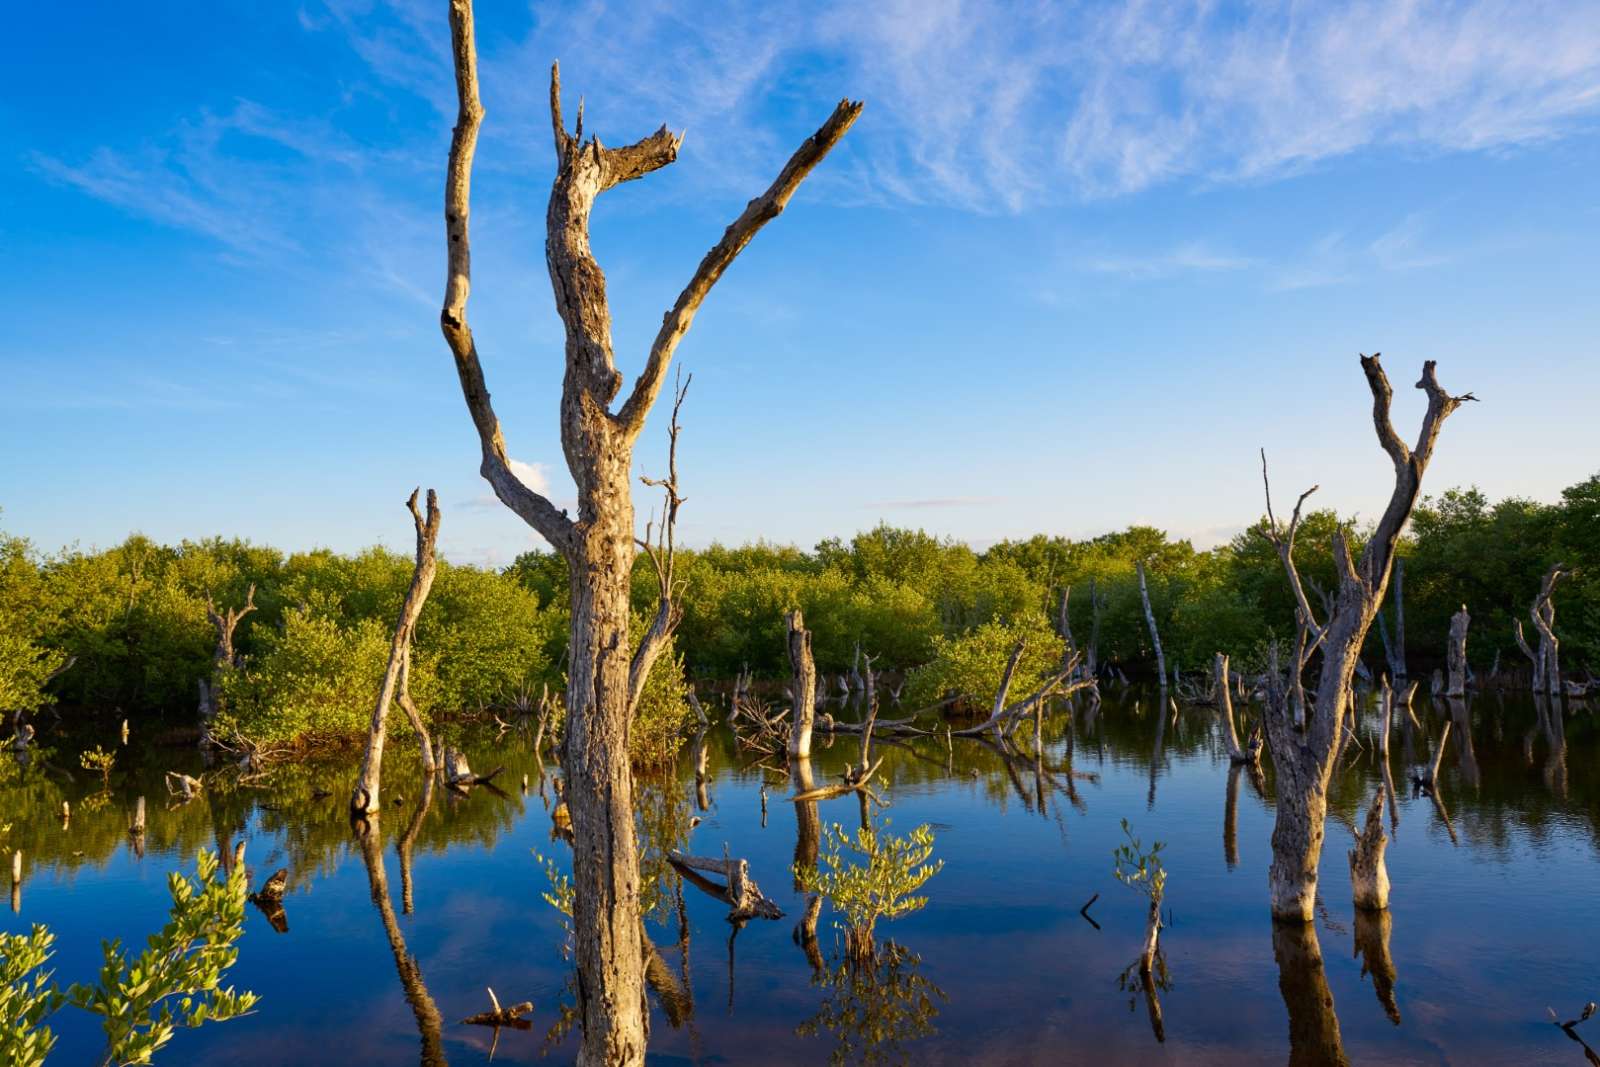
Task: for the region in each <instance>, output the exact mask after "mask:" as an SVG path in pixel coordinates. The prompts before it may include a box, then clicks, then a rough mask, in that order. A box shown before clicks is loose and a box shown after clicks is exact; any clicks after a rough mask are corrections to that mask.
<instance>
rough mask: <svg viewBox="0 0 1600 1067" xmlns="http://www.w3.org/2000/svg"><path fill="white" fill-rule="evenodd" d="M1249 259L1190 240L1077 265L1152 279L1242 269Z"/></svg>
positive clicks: (1090, 258)
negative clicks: (1153, 249)
mask: <svg viewBox="0 0 1600 1067" xmlns="http://www.w3.org/2000/svg"><path fill="white" fill-rule="evenodd" d="M1253 262H1254V261H1253V260H1251V259H1249V258H1247V257H1245V256H1239V255H1234V254H1232V253H1229V252H1222V251H1218V250H1216V249H1213V248H1211V247H1209V246H1208V245H1206V244H1204V243H1202V242H1198V241H1190V242H1185V243H1183V244H1179V245H1175V246H1173V247H1171V248H1168V249H1163V250H1160V251H1156V252H1147V253H1143V254H1126V255H1123V254H1103V255H1093V256H1085V257H1083V258H1082V259H1081V260H1080V262H1079V265H1080V266H1081V267H1082V269H1084V270H1087V271H1090V272H1092V273H1094V274H1110V275H1115V276H1118V277H1122V278H1127V279H1130V280H1133V281H1153V280H1157V279H1161V278H1171V277H1174V276H1177V275H1180V274H1193V273H1211V272H1214V271H1235V270H1242V269H1244V268H1245V267H1249V266H1251V265H1252V264H1253Z"/></svg>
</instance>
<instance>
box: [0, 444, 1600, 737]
mask: <svg viewBox="0 0 1600 1067" xmlns="http://www.w3.org/2000/svg"><path fill="white" fill-rule="evenodd" d="M1264 522H1265V517H1264V516H1263V517H1262V518H1260V519H1258V520H1257V522H1256V523H1255V524H1253V525H1252V526H1251V527H1250V528H1249V529H1247V530H1245V531H1244V532H1242V533H1241V534H1239V535H1238V536H1236V537H1234V538H1233V539H1231V540H1230V541H1228V542H1226V543H1224V544H1221V545H1218V546H1216V547H1214V548H1210V549H1204V550H1201V549H1196V548H1194V547H1193V545H1192V543H1191V542H1190V541H1188V540H1187V539H1172V538H1169V537H1168V536H1167V535H1166V533H1165V532H1164V531H1161V530H1158V529H1155V528H1153V527H1149V526H1141V525H1134V526H1130V527H1127V528H1126V529H1123V530H1119V531H1115V532H1111V533H1106V534H1102V535H1100V536H1098V537H1093V538H1089V539H1085V540H1073V539H1069V538H1065V537H1060V536H1051V535H1047V534H1038V535H1035V536H1033V537H1031V538H1027V539H1025V540H1005V541H1000V542H997V543H995V544H993V545H991V546H990V547H988V548H986V549H984V550H982V551H978V550H975V549H973V548H972V547H970V546H969V545H967V544H965V543H963V542H960V541H956V540H954V539H951V538H941V537H937V536H934V535H930V534H928V533H926V532H924V531H922V530H916V529H908V528H900V527H893V526H889V525H887V524H884V523H880V524H879V525H878V526H876V527H874V528H872V529H870V530H865V531H862V532H860V533H857V534H856V535H854V536H853V537H851V538H849V539H848V540H846V539H844V538H838V537H835V538H828V539H825V540H823V541H821V542H819V543H818V544H816V545H815V546H813V547H812V548H811V549H809V550H807V549H802V548H800V547H798V546H794V545H782V544H776V543H773V542H768V541H764V540H758V541H755V542H750V543H746V544H744V545H739V546H725V545H721V544H712V545H711V546H708V547H706V548H702V549H698V550H692V549H682V548H680V549H679V551H678V563H677V574H678V577H679V578H680V579H681V580H682V582H683V586H684V588H683V593H682V596H681V598H680V600H681V603H682V605H683V610H684V618H683V621H682V623H681V625H680V627H679V629H678V631H677V634H676V638H675V641H676V656H675V657H669V658H670V659H672V660H673V661H674V665H675V667H676V669H677V670H679V671H681V672H682V673H683V675H684V676H685V677H687V678H690V679H701V680H711V679H724V678H728V677H732V676H733V675H735V674H737V673H739V672H741V671H745V670H749V671H750V672H752V673H753V674H754V675H755V676H756V677H758V678H772V679H776V678H783V677H786V676H787V674H788V671H789V667H788V663H787V659H786V653H785V641H784V636H783V635H784V615H785V613H786V612H787V611H789V610H791V609H794V608H799V609H800V610H802V611H803V612H804V613H805V618H806V623H807V626H808V628H810V629H811V631H812V632H813V634H814V651H815V656H816V661H817V667H818V669H819V670H820V671H822V672H824V673H828V674H837V673H840V672H845V671H848V670H849V669H850V668H851V666H852V665H853V663H854V662H855V656H856V649H857V648H858V647H859V648H860V651H861V652H862V653H863V654H866V655H870V656H872V657H874V665H875V667H876V669H878V670H880V671H896V672H910V673H911V674H912V675H913V687H912V688H913V695H919V694H917V693H916V690H917V688H918V686H917V685H916V684H915V681H916V677H915V676H916V675H917V674H918V671H917V668H924V670H923V671H922V672H921V673H922V675H923V678H922V680H923V681H924V682H925V683H927V684H925V685H923V686H922V687H921V688H922V689H923V690H924V691H925V692H924V693H923V694H920V695H926V693H927V692H930V691H931V690H929V688H928V687H929V686H930V685H932V684H934V683H935V682H936V681H938V680H939V679H944V678H947V677H948V676H949V675H950V671H951V669H953V668H952V663H953V662H955V661H958V660H961V659H962V658H963V657H969V658H970V657H971V656H973V655H975V654H976V653H975V652H974V645H976V646H981V648H983V649H989V648H991V647H1009V646H1010V645H1011V644H1013V643H1014V642H1015V640H1017V639H1027V640H1029V644H1030V649H1035V648H1036V649H1037V650H1038V654H1039V655H1041V656H1042V657H1044V659H1048V657H1049V656H1050V655H1054V654H1056V653H1057V651H1058V650H1059V649H1060V647H1061V623H1062V615H1061V598H1062V592H1063V590H1070V593H1069V595H1068V598H1067V615H1066V620H1067V622H1068V624H1069V625H1070V629H1071V636H1072V640H1073V642H1074V645H1075V647H1077V648H1078V649H1080V650H1087V649H1088V647H1089V645H1090V643H1091V642H1093V643H1094V644H1095V645H1096V656H1095V659H1096V661H1097V662H1098V663H1099V664H1100V665H1102V666H1103V667H1104V666H1114V667H1116V668H1117V669H1118V670H1120V671H1121V672H1123V673H1124V674H1127V675H1129V676H1131V677H1134V678H1139V677H1146V678H1148V677H1153V676H1154V656H1153V648H1152V645H1151V641H1150V637H1149V632H1148V627H1147V625H1146V622H1145V617H1144V612H1143V607H1142V603H1141V599H1140V593H1139V586H1138V579H1137V577H1136V572H1135V567H1136V564H1137V563H1139V562H1142V563H1143V564H1144V566H1145V569H1146V574H1147V579H1148V588H1149V596H1150V601H1151V609H1152V612H1153V614H1154V616H1155V619H1156V624H1157V627H1158V630H1159V632H1160V636H1161V641H1162V645H1163V646H1164V649H1165V652H1166V661H1167V665H1168V670H1169V671H1170V670H1171V669H1172V667H1173V666H1174V665H1176V666H1177V667H1178V668H1180V669H1182V670H1184V671H1185V672H1195V671H1200V670H1204V669H1208V667H1209V662H1210V658H1211V656H1212V654H1213V653H1214V652H1216V651H1219V650H1220V651H1226V652H1228V653H1229V654H1230V655H1232V656H1233V657H1234V659H1235V662H1236V663H1240V664H1243V665H1249V664H1250V663H1251V662H1252V661H1253V660H1256V659H1259V658H1260V657H1261V656H1262V655H1263V653H1264V650H1265V648H1266V646H1267V644H1268V643H1269V642H1271V641H1274V640H1288V639H1289V638H1290V637H1291V636H1292V635H1293V633H1294V606H1293V601H1292V599H1291V594H1290V591H1289V588H1288V586H1287V583H1286V582H1285V581H1284V576H1283V572H1282V567H1281V564H1280V562H1279V560H1278V558H1277V555H1276V553H1275V551H1274V549H1273V547H1272V546H1271V544H1270V543H1268V541H1267V540H1266V539H1265V538H1263V537H1261V536H1260V535H1259V529H1260V528H1261V525H1262V523H1264ZM445 523H446V526H447V527H448V524H449V514H448V512H446V516H445ZM1338 529H1343V530H1345V531H1346V532H1347V534H1348V535H1349V536H1350V537H1351V538H1352V541H1353V544H1352V548H1353V550H1354V551H1356V552H1359V550H1360V545H1361V543H1362V541H1363V539H1364V534H1365V529H1364V527H1363V526H1362V525H1360V524H1358V523H1354V522H1352V521H1351V520H1348V519H1346V518H1343V517H1341V516H1339V515H1337V514H1336V513H1335V512H1333V511H1331V510H1319V511H1314V512H1311V513H1310V514H1309V515H1307V516H1306V517H1305V519H1304V522H1303V524H1302V527H1301V532H1300V539H1299V545H1298V547H1297V552H1296V555H1297V559H1298V560H1299V561H1300V566H1301V570H1302V573H1303V574H1304V575H1305V576H1306V578H1307V580H1308V582H1312V583H1320V584H1321V585H1322V586H1323V587H1325V588H1329V589H1332V588H1334V584H1335V575H1334V568H1333V562H1332V557H1331V555H1330V552H1329V544H1330V539H1331V536H1332V534H1333V533H1334V532H1335V530H1338ZM1400 555H1401V557H1402V558H1403V559H1404V561H1405V568H1406V571H1405V623H1406V634H1405V645H1406V651H1407V658H1408V663H1409V666H1410V667H1411V674H1412V676H1413V677H1418V676H1422V675H1425V674H1426V673H1427V672H1428V671H1430V670H1431V669H1432V668H1433V667H1435V666H1437V665H1439V664H1440V663H1442V662H1443V659H1444V654H1445V643H1446V635H1447V632H1448V628H1449V619H1450V616H1451V615H1452V614H1453V613H1454V612H1455V611H1456V610H1457V609H1458V608H1459V607H1460V606H1461V605H1462V604H1465V605H1466V606H1467V608H1468V610H1469V612H1470V613H1471V615H1472V627H1471V631H1470V633H1469V639H1468V657H1469V662H1470V663H1471V664H1472V666H1473V668H1474V669H1475V670H1476V671H1478V672H1484V671H1487V670H1489V669H1490V668H1491V666H1493V665H1494V664H1496V663H1498V664H1499V666H1500V669H1501V670H1502V671H1510V670H1522V669H1526V668H1527V667H1528V664H1527V662H1526V661H1525V660H1524V659H1523V657H1522V655H1521V654H1520V653H1519V652H1518V650H1517V647H1516V644H1515V639H1514V636H1513V632H1512V623H1513V620H1514V619H1523V620H1524V628H1525V629H1528V628H1529V627H1528V623H1527V620H1526V616H1527V611H1528V607H1529V605H1530V604H1531V602H1532V600H1533V599H1534V597H1535V595H1536V594H1537V593H1538V590H1539V584H1540V580H1541V578H1542V576H1543V574H1544V572H1545V571H1546V569H1547V568H1548V567H1549V566H1550V565H1551V564H1553V563H1556V562H1561V563H1564V564H1566V565H1568V566H1570V567H1575V568H1577V574H1576V576H1575V577H1574V578H1573V579H1572V580H1570V581H1567V582H1564V583H1563V584H1562V585H1561V586H1560V587H1559V589H1558V591H1557V594H1556V598H1555V602H1556V605H1557V616H1556V627H1555V629H1556V632H1557V634H1558V636H1559V637H1560V639H1561V641H1562V653H1563V662H1564V664H1565V665H1566V667H1567V670H1568V672H1569V674H1577V675H1580V676H1582V675H1583V674H1585V673H1586V672H1588V671H1589V670H1591V669H1592V668H1594V667H1597V666H1600V580H1597V578H1600V475H1595V476H1592V477H1590V478H1588V479H1586V480H1584V481H1582V482H1579V483H1577V484H1576V485H1573V486H1570V487H1568V488H1567V489H1566V490H1564V491H1563V493H1562V495H1561V498H1560V499H1559V500H1558V501H1555V502H1551V503H1544V502H1539V501H1533V500H1528V499H1524V498H1517V497H1510V498H1506V499H1504V500H1500V501H1498V502H1491V501H1489V500H1488V499H1487V498H1486V497H1485V495H1484V494H1483V493H1482V492H1480V491H1479V490H1477V489H1452V490H1448V491H1446V492H1444V493H1441V494H1439V495H1438V496H1433V497H1425V498H1424V500H1423V502H1422V503H1421V504H1420V505H1419V506H1418V507H1417V509H1416V512H1415V515H1414V516H1413V519H1412V521H1411V524H1410V527H1409V529H1408V532H1407V534H1406V537H1405V539H1404V542H1403V544H1402V545H1401V548H1400ZM410 568H411V560H410V558H409V557H408V556H405V555H402V554H399V553H395V552H391V551H389V550H387V549H383V548H369V549H366V550H363V551H361V552H358V553H354V554H341V553H336V552H333V551H331V550H328V549H315V550H311V551H307V552H295V553H284V552H282V551H280V550H278V549H275V548H271V547H269V546H262V545H256V544H253V543H251V542H249V541H247V540H243V539H237V538H235V539H224V538H220V537H214V538H209V539H205V540H198V541H182V542H180V543H178V544H177V545H162V544H158V543H156V542H154V541H152V540H150V539H149V538H146V537H144V536H142V535H138V534H134V535H131V536H130V537H128V538H127V539H126V540H124V541H123V542H122V543H121V544H119V545H116V546H114V547H112V548H108V549H101V550H93V551H84V550H81V549H77V548H66V549H62V550H61V551H59V552H57V553H54V554H45V553H41V552H39V551H38V550H37V549H35V547H34V546H33V545H32V544H31V543H29V542H28V541H26V540H25V539H23V538H20V537H17V536H14V535H8V534H5V533H0V710H3V711H4V712H6V713H7V714H10V713H12V712H14V711H18V710H22V711H28V710H31V709H32V706H33V704H30V701H32V702H33V703H34V704H36V703H43V702H47V701H51V700H54V701H59V702H61V703H63V704H67V705H74V706H87V707H104V708H107V709H110V708H120V709H122V710H123V711H124V712H125V713H139V714H149V713H165V712H179V713H181V712H183V711H185V710H186V709H192V708H193V707H194V706H195V692H196V687H197V684H198V682H199V680H201V679H204V678H209V677H210V676H211V673H212V669H213V664H212V657H213V650H214V646H215V642H216V637H215V631H214V629H213V627H212V625H211V624H210V623H209V622H208V618H207V598H208V596H209V597H210V598H211V599H212V600H213V601H214V602H215V604H216V605H218V606H220V607H229V606H232V607H237V606H239V605H241V604H243V603H244V602H245V599H246V596H247V590H248V589H249V588H250V587H251V586H254V587H255V596H254V604H255V609H256V610H255V611H254V612H253V613H252V614H251V615H250V616H248V617H247V619H246V621H245V622H244V623H243V624H241V626H240V629H239V633H238V635H237V637H236V644H237V648H238V650H239V652H240V654H241V657H242V667H241V669H240V671H239V672H237V673H238V674H239V675H240V677H239V678H237V679H234V678H231V677H230V679H229V680H228V681H229V685H230V691H229V696H230V698H231V699H232V701H233V703H234V705H235V707H236V708H246V707H248V708H251V709H253V710H252V712H251V714H252V716H253V717H254V718H255V719H256V720H258V722H266V721H270V722H272V723H273V724H274V725H273V726H272V729H271V730H269V731H268V732H269V733H272V734H274V735H277V734H286V733H293V732H295V731H298V730H309V731H312V732H318V731H321V730H323V729H329V730H331V732H340V731H342V730H345V729H347V728H359V727H360V723H361V721H362V720H363V719H364V717H365V715H366V714H367V713H368V710H369V708H368V705H369V704H370V700H371V698H372V694H374V693H375V692H376V687H377V684H378V681H379V679H380V678H381V676H382V670H383V663H384V657H385V654H386V648H387V636H388V631H389V628H390V627H392V625H393V622H394V616H395V614H396V612H397V611H398V608H399V604H400V600H401V597H402V596H403V594H404V590H405V588H406V585H407V583H408V581H409V576H410ZM1091 587H1092V591H1093V596H1092V597H1091ZM656 596H657V587H656V581H655V576H654V574H653V573H652V572H651V568H649V567H636V568H635V571H634V609H635V613H636V616H638V617H639V619H641V620H643V619H647V618H648V616H649V614H650V613H651V612H652V611H653V609H654V605H655V600H656ZM567 599H568V581H567V574H566V563H565V561H564V560H563V559H562V558H561V557H560V556H559V555H557V554H555V553H553V552H548V551H531V552H526V553H523V554H522V555H521V556H519V557H517V558H516V560H515V561H514V562H512V563H511V564H510V565H508V566H506V567H504V568H500V569H487V568H481V567H477V566H474V565H471V564H451V563H448V562H445V563H443V564H442V565H441V567H440V574H439V579H438V583H437V586H436V588H435V592H434V595H433V597H432V598H431V599H430V600H429V602H428V605H427V608H426V609H425V611H424V612H423V615H422V618H421V620H420V622H419V624H418V628H417V638H416V641H417V668H418V669H417V672H416V674H415V675H414V679H413V688H414V690H415V691H416V692H417V698H418V702H419V704H421V705H422V706H423V707H424V708H425V709H433V710H463V709H472V708H479V709H481V708H486V707H496V706H506V705H507V704H509V703H511V702H513V701H515V700H517V699H518V698H519V697H523V698H525V697H526V695H527V694H528V693H530V692H537V691H538V689H539V688H540V687H542V686H549V687H551V688H552V689H556V690H559V689H560V688H561V686H562V682H563V673H562V672H563V656H564V645H565V639H566V631H567V623H568V614H567ZM1383 611H1384V614H1385V616H1386V619H1387V620H1388V624H1389V628H1390V629H1391V630H1392V629H1393V628H1394V621H1395V620H1394V605H1393V598H1392V593H1391V598H1390V600H1389V601H1387V602H1386V603H1385V605H1384V608H1383ZM1373 629H1374V631H1377V630H1378V627H1376V626H1375V627H1374V628H1373ZM1530 633H1531V629H1530ZM985 655H989V653H985ZM1363 657H1364V660H1365V662H1366V663H1367V665H1368V666H1369V668H1370V669H1372V670H1373V671H1374V672H1382V671H1384V670H1386V669H1387V659H1386V656H1385V652H1384V649H1383V647H1382V646H1381V644H1380V643H1379V637H1378V635H1377V633H1376V632H1375V633H1374V634H1373V635H1371V636H1370V637H1369V640H1368V644H1367V647H1366V648H1365V649H1364V652H1363ZM69 660H71V661H72V666H71V667H70V668H68V669H67V670H65V672H64V673H62V674H60V675H59V676H58V677H56V678H54V679H53V680H49V681H46V678H47V677H48V675H49V674H50V673H52V672H53V671H55V670H56V669H58V668H60V667H62V666H63V665H64V664H65V663H66V662H68V661H69ZM936 661H938V662H942V663H943V666H944V668H945V669H943V670H935V669H932V668H934V667H935V666H937V665H938V663H936ZM1044 665H1045V664H1044V660H1043V659H1042V660H1041V661H1040V669H1043V667H1044ZM665 669H667V670H672V669H673V666H669V667H668V668H665ZM957 673H959V671H957ZM30 686H31V688H30Z"/></svg>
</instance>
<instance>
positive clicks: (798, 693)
mask: <svg viewBox="0 0 1600 1067" xmlns="http://www.w3.org/2000/svg"><path fill="white" fill-rule="evenodd" d="M786 621H787V623H788V627H789V666H790V668H791V669H792V670H793V671H794V684H793V685H792V686H791V687H790V688H791V689H792V690H793V695H794V718H793V719H792V720H791V722H790V727H789V730H790V732H789V755H790V756H791V757H793V758H795V759H806V758H807V757H809V756H810V755H811V728H812V725H813V724H814V723H815V722H816V718H817V663H816V660H814V659H812V658H811V631H809V630H807V629H806V620H805V617H804V616H803V615H801V614H800V609H798V608H796V609H795V610H794V611H791V612H789V616H788V619H787V620H786Z"/></svg>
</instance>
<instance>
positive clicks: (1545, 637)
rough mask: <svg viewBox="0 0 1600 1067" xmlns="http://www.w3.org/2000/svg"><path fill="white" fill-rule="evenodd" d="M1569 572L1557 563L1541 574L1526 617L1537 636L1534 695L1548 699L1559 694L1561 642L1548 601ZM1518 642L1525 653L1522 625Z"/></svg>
mask: <svg viewBox="0 0 1600 1067" xmlns="http://www.w3.org/2000/svg"><path fill="white" fill-rule="evenodd" d="M1571 573H1572V572H1571V571H1570V570H1569V569H1568V568H1567V567H1566V566H1565V565H1564V564H1560V563H1557V564H1555V565H1554V566H1552V567H1551V568H1550V569H1549V570H1547V571H1545V573H1544V581H1542V582H1541V583H1539V595H1538V596H1537V597H1536V598H1535V599H1534V601H1533V607H1532V609H1530V611H1529V615H1531V616H1532V617H1533V628H1534V629H1535V630H1537V631H1538V633H1539V657H1538V660H1537V661H1536V665H1535V668H1534V683H1533V688H1534V691H1535V692H1539V691H1541V686H1540V683H1541V682H1542V683H1543V687H1542V691H1543V692H1546V693H1548V694H1550V695H1551V696H1560V695H1561V662H1560V657H1559V655H1558V653H1559V651H1560V648H1561V642H1560V641H1558V640H1557V639H1556V631H1555V626H1556V605H1555V601H1554V600H1552V599H1551V596H1552V594H1553V593H1554V592H1555V588H1556V583H1557V582H1559V581H1560V580H1561V579H1562V578H1563V577H1565V576H1567V575H1569V574H1571ZM1517 643H1518V644H1521V645H1522V646H1523V651H1527V646H1526V644H1525V643H1524V642H1523V640H1522V624H1521V623H1520V622H1519V623H1518V624H1517Z"/></svg>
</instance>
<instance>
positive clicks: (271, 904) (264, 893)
mask: <svg viewBox="0 0 1600 1067" xmlns="http://www.w3.org/2000/svg"><path fill="white" fill-rule="evenodd" d="M288 888H289V868H287V867H279V868H278V869H277V870H276V871H273V872H272V876H271V877H269V878H268V879H267V880H266V881H265V882H263V883H262V885H261V888H260V889H258V890H256V891H255V892H254V893H251V894H250V903H252V904H254V905H255V906H256V907H257V908H258V909H260V911H261V914H262V915H264V916H266V919H267V923H268V924H269V925H271V927H272V928H273V929H274V930H276V931H277V932H278V933H280V934H286V933H288V932H289V918H288V916H287V915H286V914H285V913H284V910H283V894H284V892H285V891H286V890H287V889H288Z"/></svg>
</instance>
